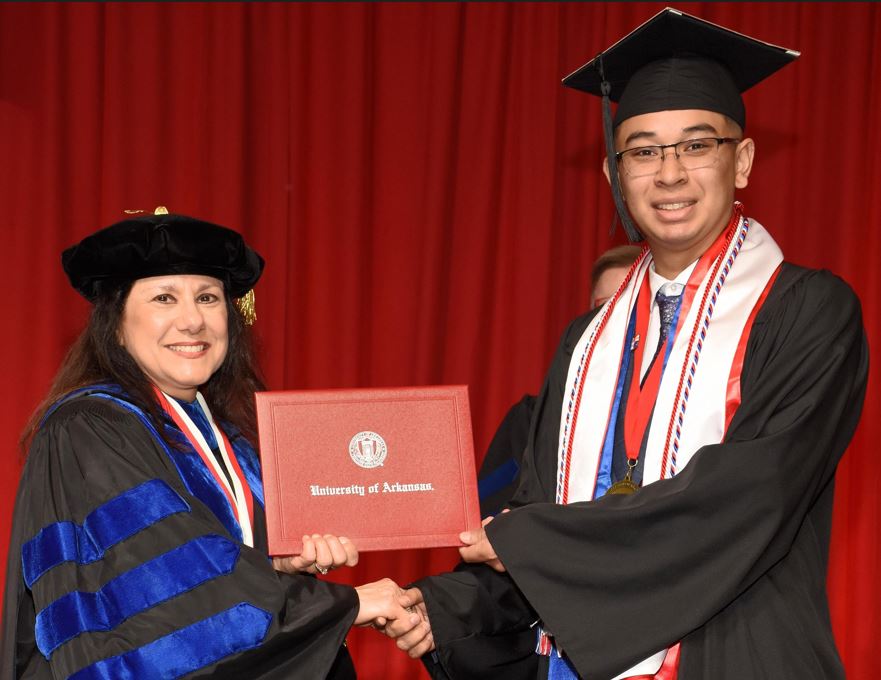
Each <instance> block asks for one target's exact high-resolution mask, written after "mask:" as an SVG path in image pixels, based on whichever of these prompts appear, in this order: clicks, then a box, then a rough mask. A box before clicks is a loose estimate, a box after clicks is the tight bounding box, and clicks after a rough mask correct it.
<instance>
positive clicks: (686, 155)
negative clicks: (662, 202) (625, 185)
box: [615, 137, 740, 177]
mask: <svg viewBox="0 0 881 680" xmlns="http://www.w3.org/2000/svg"><path fill="white" fill-rule="evenodd" d="M739 142H740V140H739V139H734V138H733V137H701V138H700V139H686V140H685V141H682V142H676V143H675V144H655V145H653V146H634V147H633V148H630V149H624V151H619V152H618V153H616V154H615V157H616V158H617V159H618V162H619V163H621V165H623V166H624V171H625V172H626V173H627V174H628V175H630V176H631V177H646V176H647V175H654V174H655V173H656V172H658V171H660V169H661V167H662V166H663V165H664V159H665V158H666V157H667V154H666V153H665V152H664V149H673V154H674V155H675V156H676V160H678V161H679V162H680V163H681V164H682V167H683V168H685V169H686V170H698V169H700V168H708V167H710V166H712V165H715V164H716V161H718V160H719V147H720V146H721V145H722V144H737V143H739Z"/></svg>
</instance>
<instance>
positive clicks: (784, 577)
mask: <svg viewBox="0 0 881 680" xmlns="http://www.w3.org/2000/svg"><path fill="white" fill-rule="evenodd" d="M590 318H591V317H590V316H589V315H588V316H585V317H581V318H579V319H576V320H575V321H574V322H573V323H572V324H571V325H570V327H569V328H568V329H567V330H566V332H565V334H564V336H563V339H562V342H561V344H560V347H559V349H558V351H557V354H556V356H555V358H554V360H553V364H552V366H551V369H550V371H549V374H548V376H547V379H546V381H545V384H544V387H543V389H542V392H541V394H540V395H539V401H538V404H537V405H536V415H535V417H534V418H533V422H532V426H531V432H530V443H529V446H528V448H527V451H526V455H525V456H524V460H523V469H522V472H521V475H522V483H521V486H520V487H519V489H518V491H517V493H516V495H515V497H514V499H513V501H512V504H511V505H512V507H513V508H514V509H513V510H512V511H511V512H510V513H507V514H504V515H497V516H496V518H495V519H494V520H493V522H492V523H490V524H489V526H488V528H487V533H488V535H489V538H490V540H491V542H492V544H493V547H494V548H495V550H496V552H497V554H498V555H499V557H500V559H501V561H502V563H503V564H504V565H505V567H506V568H507V570H508V573H507V574H499V573H497V572H494V571H493V570H491V569H489V568H488V567H486V566H484V565H460V567H459V568H458V569H457V571H456V572H454V573H452V574H444V575H441V576H437V577H430V578H427V579H424V580H422V581H419V582H417V584H416V585H418V586H419V587H420V588H421V589H422V592H423V594H424V595H425V598H426V602H427V606H428V612H429V618H430V620H431V624H432V629H433V631H434V638H435V640H436V642H437V645H438V652H437V654H436V655H435V656H434V657H429V658H427V661H426V665H427V666H428V667H429V670H430V671H431V672H432V673H433V674H434V676H435V677H446V676H448V677H451V678H456V679H457V680H459V679H461V678H484V679H486V678H506V679H508V678H511V679H513V678H521V677H522V678H529V677H533V678H534V677H536V676H537V675H538V676H539V677H541V675H542V673H545V674H546V667H547V665H546V659H545V660H542V661H540V662H536V660H535V655H529V654H528V653H527V651H528V650H527V647H528V642H529V640H530V639H531V640H532V643H533V644H534V642H535V636H534V633H533V631H532V630H529V628H528V627H529V625H530V624H532V623H533V622H534V621H536V620H540V621H541V622H542V623H543V624H544V626H545V627H546V628H547V630H549V631H551V632H552V633H554V635H555V636H556V640H557V642H558V643H559V644H560V646H561V647H562V649H563V650H564V652H565V654H566V655H567V656H568V658H569V659H570V661H571V662H572V663H573V664H574V666H575V668H576V669H577V670H578V672H579V673H580V675H581V676H582V677H583V678H586V679H589V680H608V679H609V678H611V677H613V676H615V675H616V674H618V673H621V672H623V671H624V670H626V669H627V668H629V667H631V666H632V665H633V664H634V663H636V662H638V661H639V660H641V659H644V658H646V657H648V656H650V655H651V654H653V653H655V652H657V651H659V650H661V649H664V648H665V647H668V646H669V645H672V644H674V643H676V642H677V641H680V640H681V641H682V647H681V657H680V665H679V680H707V679H709V678H712V679H713V680H752V679H756V680H758V679H767V680H772V679H773V680H788V679H792V680H834V679H838V678H844V670H843V667H842V664H841V661H840V659H839V656H838V653H837V651H836V647H835V643H834V640H833V636H832V630H831V625H830V620H829V611H828V604H827V599H826V569H827V563H828V552H829V536H830V529H831V516H832V499H833V484H834V474H835V468H836V465H837V463H838V461H839V459H840V457H841V455H842V454H843V453H844V450H845V448H846V447H847V445H848V443H849V442H850V439H851V437H852V435H853V432H854V429H855V427H856V424H857V421H858V420H859V416H860V411H861V408H862V404H863V398H864V396H865V387H866V380H867V371H868V354H867V345H866V339H865V335H864V331H863V325H862V318H861V313H860V306H859V302H858V300H857V298H856V296H855V295H854V293H853V292H852V291H851V289H850V288H849V287H848V286H847V285H846V284H845V283H844V282H843V281H841V280H840V279H838V278H837V277H835V276H833V275H832V274H830V273H829V272H825V271H812V270H806V269H802V268H799V267H795V266H793V265H789V264H784V265H783V267H782V269H781V272H780V274H779V276H778V278H777V280H776V282H775V283H774V285H773V287H772V289H771V290H770V292H769V295H768V298H767V300H766V302H765V304H764V306H763V307H762V309H761V311H760V312H759V314H758V315H757V317H756V320H755V323H754V326H753V328H752V331H751V334H750V337H749V342H748V345H747V351H746V356H745V360H744V365H743V373H742V380H741V395H742V403H741V406H740V408H739V409H738V410H737V412H736V413H735V415H734V418H733V420H732V422H731V424H730V426H729V428H728V431H727V433H726V435H725V438H724V441H723V442H722V443H720V444H714V445H708V446H705V447H703V448H701V449H700V450H699V451H698V452H696V454H695V455H694V457H693V458H692V459H691V461H690V462H689V464H688V466H687V467H686V468H685V469H683V470H682V471H681V472H680V473H679V474H678V475H676V476H675V477H674V478H672V479H667V480H663V481H658V482H655V483H653V484H650V485H647V486H645V487H643V488H642V489H640V490H639V491H638V492H637V493H635V494H633V495H631V496H620V495H616V496H606V497H603V498H601V499H599V500H597V501H593V502H582V503H574V504H571V505H569V506H560V505H555V504H554V503H553V499H554V492H555V485H556V471H557V446H558V438H559V423H560V413H561V409H562V408H563V391H564V389H565V382H566V375H567V371H568V367H569V363H570V361H571V359H572V352H573V349H574V347H575V344H576V343H577V341H578V339H579V337H580V336H581V334H582V332H583V331H584V329H585V328H586V326H587V324H588V323H589V321H590ZM585 396H586V398H587V395H585ZM588 403H589V402H588ZM544 677H546V675H545V676H544Z"/></svg>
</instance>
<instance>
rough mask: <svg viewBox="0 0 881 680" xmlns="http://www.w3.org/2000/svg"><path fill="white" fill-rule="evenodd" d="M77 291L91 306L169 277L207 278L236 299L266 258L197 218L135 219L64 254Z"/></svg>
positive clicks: (257, 275)
mask: <svg viewBox="0 0 881 680" xmlns="http://www.w3.org/2000/svg"><path fill="white" fill-rule="evenodd" d="M61 264H62V266H63V267H64V271H65V272H66V273H67V276H68V278H69V279H70V282H71V284H72V285H73V287H74V288H75V289H76V290H77V291H79V292H80V293H81V294H82V295H83V297H85V298H86V299H87V300H90V301H92V302H94V301H95V299H97V298H98V296H99V295H100V294H101V292H102V291H104V290H107V289H111V288H113V287H117V286H119V285H122V284H125V283H128V282H131V281H135V280H137V279H143V278H146V277H148V276H163V275H166V274H204V275H207V276H213V277H214V278H217V279H220V280H221V281H223V283H224V286H225V290H226V291H227V292H228V293H229V295H230V296H231V297H233V298H239V297H242V296H243V295H244V294H245V293H247V292H248V291H249V290H251V288H253V286H254V284H255V283H257V280H258V279H259V278H260V275H261V274H262V273H263V264H264V262H263V258H262V257H260V255H259V254H257V252H256V251H254V250H252V249H251V248H249V247H248V246H247V245H246V244H245V241H244V239H243V238H242V236H241V234H239V233H238V232H235V231H233V230H232V229H227V228H226V227H221V226H219V225H217V224H212V223H210V222H204V221H202V220H198V219H195V218H193V217H187V216H185V215H174V214H157V215H146V216H143V217H135V218H131V219H127V220H123V221H121V222H117V223H116V224H112V225H110V226H109V227H105V228H104V229H101V230H100V231H97V232H95V233H94V234H92V235H90V236H87V237H86V238H84V239H83V240H82V241H80V242H79V243H78V244H76V245H74V246H71V247H70V248H68V249H66V250H65V251H64V252H63V253H62V254H61Z"/></svg>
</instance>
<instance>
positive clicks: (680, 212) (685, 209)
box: [652, 199, 697, 222]
mask: <svg viewBox="0 0 881 680" xmlns="http://www.w3.org/2000/svg"><path fill="white" fill-rule="evenodd" d="M696 204H697V201H695V200H689V199H677V200H670V199H667V200H664V201H657V202H655V203H653V204H652V207H653V208H654V209H655V211H656V212H657V217H658V219H659V220H661V221H667V222H678V221H680V220H684V219H687V218H688V217H689V215H690V214H691V212H692V208H693V207H694V206H695V205H696Z"/></svg>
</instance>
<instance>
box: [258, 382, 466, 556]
mask: <svg viewBox="0 0 881 680" xmlns="http://www.w3.org/2000/svg"><path fill="white" fill-rule="evenodd" d="M257 423H258V429H259V435H260V455H261V459H262V463H263V486H264V493H265V495H266V525H267V529H268V533H269V552H270V554H272V555H289V554H295V553H299V552H300V551H301V549H302V538H303V535H304V534H315V533H319V534H333V535H335V536H345V537H347V538H349V539H351V540H352V541H353V542H354V543H355V546H356V547H357V548H358V550H359V551H368V550H395V549H400V548H432V547H438V546H452V545H455V546H458V545H461V542H460V541H459V533H460V532H462V531H465V530H472V529H477V528H479V527H480V509H479V505H478V500H477V479H476V472H475V463H474V442H473V438H472V434H471V415H470V409H469V405H468V388H467V387H466V386H464V385H455V386H438V387H407V388H387V389H352V390H309V391H285V392H258V393H257Z"/></svg>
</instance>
